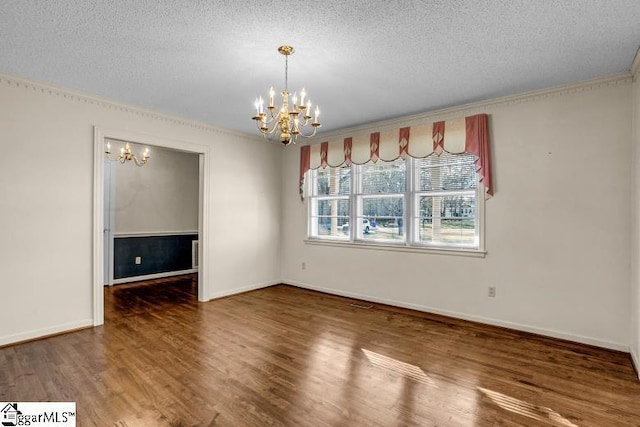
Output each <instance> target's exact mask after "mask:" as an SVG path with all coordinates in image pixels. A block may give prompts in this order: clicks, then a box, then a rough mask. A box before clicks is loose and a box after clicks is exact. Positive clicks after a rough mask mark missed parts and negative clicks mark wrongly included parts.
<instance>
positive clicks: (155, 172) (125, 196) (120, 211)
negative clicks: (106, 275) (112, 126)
mask: <svg viewBox="0 0 640 427" xmlns="http://www.w3.org/2000/svg"><path fill="white" fill-rule="evenodd" d="M112 145H113V146H114V147H112V151H113V152H114V153H115V152H117V149H119V147H115V144H112ZM143 148H144V147H142V146H139V145H133V144H131V149H132V151H133V152H134V153H139V152H140V151H141V150H142V149H143ZM150 150H151V155H152V156H153V157H152V158H151V159H150V160H149V162H148V163H147V164H146V165H144V166H143V167H137V166H136V165H135V164H133V162H127V163H126V164H120V163H116V164H115V165H114V169H113V170H114V171H115V177H116V179H115V184H116V191H115V207H114V214H115V233H116V234H118V233H156V232H174V231H196V232H197V230H198V188H199V183H198V179H199V175H198V154H195V153H184V152H180V151H176V150H168V149H163V148H160V147H150Z"/></svg>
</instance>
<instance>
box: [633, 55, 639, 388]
mask: <svg viewBox="0 0 640 427" xmlns="http://www.w3.org/2000/svg"><path fill="white" fill-rule="evenodd" d="M632 69H633V71H635V76H634V82H633V85H632V111H633V118H632V125H633V167H632V171H633V174H632V175H633V196H634V197H633V209H632V215H633V227H632V234H631V235H632V245H633V247H632V251H631V255H632V258H631V265H632V270H631V357H632V358H633V361H634V363H635V366H636V370H637V371H638V373H639V376H640V172H639V171H638V168H639V167H640V80H639V79H638V78H639V77H640V50H639V51H638V53H637V54H636V59H635V61H634V67H632Z"/></svg>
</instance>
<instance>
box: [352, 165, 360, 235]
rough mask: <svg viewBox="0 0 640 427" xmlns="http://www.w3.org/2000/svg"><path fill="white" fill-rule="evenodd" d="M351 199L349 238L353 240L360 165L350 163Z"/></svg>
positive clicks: (356, 214) (357, 207) (356, 215)
mask: <svg viewBox="0 0 640 427" xmlns="http://www.w3.org/2000/svg"><path fill="white" fill-rule="evenodd" d="M351 180H352V181H351V201H350V203H349V224H351V225H350V226H349V240H350V241H352V242H354V241H355V238H356V227H357V226H358V225H357V224H358V223H357V222H356V221H357V218H358V210H359V209H360V207H359V206H358V194H359V193H360V191H361V190H360V187H361V183H360V165H355V164H353V163H351Z"/></svg>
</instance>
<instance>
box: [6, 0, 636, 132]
mask: <svg viewBox="0 0 640 427" xmlns="http://www.w3.org/2000/svg"><path fill="white" fill-rule="evenodd" d="M283 21H284V25H282V24H281V22H283ZM0 40H1V43H0V73H6V74H13V75H17V76H21V77H24V78H28V79H34V80H38V81H42V82H47V83H51V84H54V85H58V86H63V87H67V88H72V89H76V90H80V91H85V92H89V93H92V94H96V95H99V96H103V97H106V98H109V99H112V100H115V101H120V102H125V103H130V104H135V105H140V106H143V107H146V108H150V109H154V110H158V111H162V112H166V113H169V114H173V115H178V116H182V117H186V118H191V119H195V120H199V121H202V122H205V123H209V124H212V125H215V126H218V127H224V128H230V129H234V130H238V131H242V132H250V133H253V132H254V129H255V124H254V122H253V121H252V120H251V116H252V113H253V102H254V100H255V98H256V96H257V95H260V94H261V95H262V96H266V94H267V91H268V89H269V86H270V85H271V84H274V85H275V86H276V89H281V88H282V86H283V85H284V57H283V56H281V55H279V54H278V53H277V51H276V49H277V47H278V46H279V45H281V44H291V45H293V46H294V47H295V48H296V53H295V54H294V55H293V56H292V57H291V58H290V61H289V88H290V90H291V91H294V90H299V89H300V88H301V87H302V86H303V85H304V86H305V87H306V89H307V92H308V94H309V97H310V99H311V100H312V101H313V102H314V103H317V104H319V105H320V107H321V110H322V114H321V119H322V122H323V128H322V130H323V131H328V130H335V129H340V128H344V127H349V126H352V125H358V124H363V123H367V122H372V121H378V120H383V119H390V118H395V117H399V116H404V115H408V114H414V113H420V112H424V111H428V110H433V109H437V108H442V107H447V106H453V105H459V104H463V103H467V102H472V101H478V100H482V99H488V98H493V97H496V96H501V95H508V94H514V93H520V92H524V91H528V90H532V89H539V88H545V87H549V86H553V85H558V84H562V83H569V82H575V81H580V80H585V79H589V78H593V77H598V76H603V75H607V74H612V73H621V72H625V71H627V70H628V69H629V66H630V65H631V62H632V60H633V57H634V55H635V52H636V50H637V49H638V47H639V46H640V1H639V0H602V1H595V0H580V1H576V0H573V1H550V0H494V1H482V0H480V1H478V0H460V1H453V0H440V1H438V0H436V1H415V0H414V1H409V0H406V1H371V0H369V1H362V0H361V1H345V0H338V1H336V0H324V1H320V2H297V1H285V0H263V1H260V2H255V3H254V2H250V1H249V2H237V1H228V0H223V1H197V0H192V1H179V0H170V1H166V0H112V1H97V0H93V1H87V0H40V1H36V0H3V1H2V4H1V5H0Z"/></svg>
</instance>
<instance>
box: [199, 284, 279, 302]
mask: <svg viewBox="0 0 640 427" xmlns="http://www.w3.org/2000/svg"><path fill="white" fill-rule="evenodd" d="M280 283H283V282H282V281H280V280H271V281H269V282H264V283H259V284H255V285H249V286H244V287H241V288H235V289H228V290H224V291H220V292H214V293H213V294H211V296H210V297H209V299H210V300H214V299H218V298H224V297H228V296H231V295H236V294H241V293H243V292H249V291H255V290H256V289H262V288H268V287H269V286H273V285H278V284H280Z"/></svg>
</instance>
